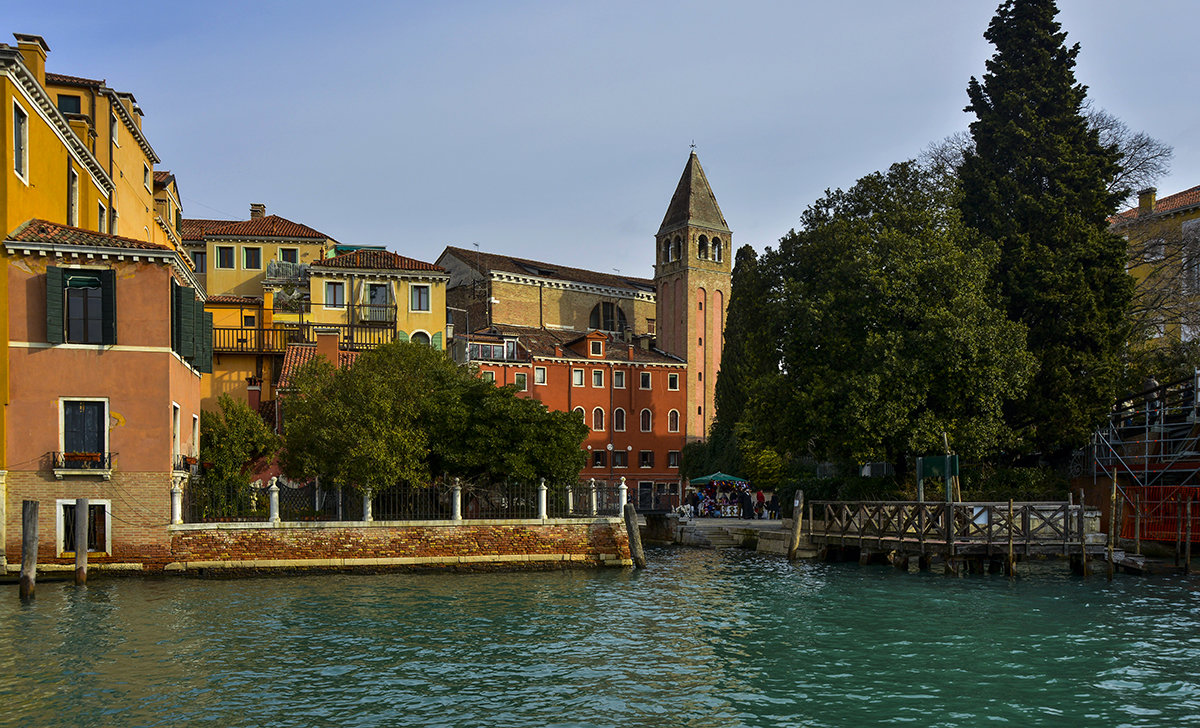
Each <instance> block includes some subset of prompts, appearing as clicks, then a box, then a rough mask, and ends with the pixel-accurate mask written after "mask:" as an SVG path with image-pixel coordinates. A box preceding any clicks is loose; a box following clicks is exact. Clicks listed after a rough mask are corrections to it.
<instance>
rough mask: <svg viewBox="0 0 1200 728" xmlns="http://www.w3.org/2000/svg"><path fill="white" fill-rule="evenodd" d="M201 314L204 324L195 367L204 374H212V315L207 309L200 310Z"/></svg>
mask: <svg viewBox="0 0 1200 728" xmlns="http://www.w3.org/2000/svg"><path fill="white" fill-rule="evenodd" d="M201 315H202V316H203V317H204V325H203V327H202V328H201V338H200V342H201V344H200V356H199V357H197V365H198V366H197V367H196V368H197V369H199V370H200V371H202V372H204V373H206V374H212V370H213V369H212V335H213V317H212V314H211V313H208V312H207V311H202V312H201Z"/></svg>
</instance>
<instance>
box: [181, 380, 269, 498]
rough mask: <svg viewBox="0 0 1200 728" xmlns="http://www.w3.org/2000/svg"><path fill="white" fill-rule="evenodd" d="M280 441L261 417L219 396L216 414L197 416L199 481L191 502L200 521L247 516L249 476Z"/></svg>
mask: <svg viewBox="0 0 1200 728" xmlns="http://www.w3.org/2000/svg"><path fill="white" fill-rule="evenodd" d="M279 445H280V442H279V438H278V437H276V436H275V433H273V432H271V430H270V428H268V427H267V425H266V423H265V422H263V419H262V417H260V416H259V415H258V413H257V412H254V411H253V410H251V409H250V407H249V406H248V405H247V404H246V403H245V402H243V401H241V400H235V399H233V398H232V397H230V396H229V395H228V394H222V395H221V396H220V398H219V399H218V400H217V410H216V411H212V410H203V411H202V412H201V413H200V460H201V463H202V466H201V467H202V477H201V479H200V480H199V482H197V483H194V484H193V485H192V486H191V488H192V492H191V499H192V501H193V502H194V503H195V504H196V505H197V506H198V507H199V509H200V511H201V514H200V515H201V516H202V517H217V516H240V515H246V514H247V512H248V511H249V509H250V496H249V489H250V475H251V473H252V472H253V468H254V465H255V464H256V463H264V462H265V461H268V460H270V459H271V458H272V457H274V456H275V453H277V452H278V451H279Z"/></svg>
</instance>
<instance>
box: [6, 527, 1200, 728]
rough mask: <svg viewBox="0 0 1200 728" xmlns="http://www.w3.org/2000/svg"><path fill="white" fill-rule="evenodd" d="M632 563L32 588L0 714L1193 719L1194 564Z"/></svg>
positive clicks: (58, 718)
mask: <svg viewBox="0 0 1200 728" xmlns="http://www.w3.org/2000/svg"><path fill="white" fill-rule="evenodd" d="M647 558H648V561H649V562H650V568H648V569H646V570H645V571H637V572H635V571H633V570H631V569H623V570H619V571H617V570H612V571H610V570H604V571H586V572H576V571H567V572H548V573H522V574H465V575H455V574H420V575H405V574H394V575H383V576H350V575H327V576H314V577H295V578H271V579H246V580H234V581H196V580H173V579H172V580H134V579H118V580H93V581H92V582H91V583H90V584H89V586H88V587H86V588H82V589H77V588H75V587H74V586H72V585H70V584H67V583H62V584H47V585H44V586H43V587H42V588H41V589H39V592H38V599H37V600H36V602H34V603H32V604H30V605H24V606H23V605H21V604H20V602H19V600H17V599H16V595H15V594H12V595H10V596H11V598H8V599H4V600H0V639H3V640H4V643H5V644H6V645H8V646H9V649H6V650H3V651H0V671H2V673H3V674H4V675H6V676H7V680H6V681H5V682H4V686H3V688H0V695H3V697H2V698H0V699H2V700H3V704H4V707H5V709H4V711H3V718H2V719H0V724H11V725H30V726H33V725H37V726H155V725H214V726H235V725H254V726H314V725H352V726H376V725H378V726H385V725H386V726H395V725H413V726H418V725H419V726H480V725H497V726H568V725H570V726H612V725H622V726H642V725H653V726H713V727H714V728H715V727H717V726H721V727H724V726H868V725H883V724H888V725H893V724H900V725H903V724H910V725H917V726H976V725H981V724H984V723H988V724H997V725H1013V726H1038V725H1045V726H1058V725H1072V724H1083V723H1087V724H1089V725H1096V726H1108V725H1124V726H1165V725H1171V726H1180V725H1200V675H1198V674H1197V670H1196V666H1197V665H1200V640H1197V638H1196V635H1197V634H1200V590H1198V587H1200V582H1198V581H1196V580H1195V579H1192V580H1187V579H1183V578H1158V579H1132V578H1123V579H1122V578H1118V579H1116V580H1115V581H1113V582H1112V583H1107V582H1105V581H1104V580H1100V579H1091V580H1087V581H1084V580H1081V579H1078V578H1074V577H1071V576H1069V575H1068V574H1065V573H1064V571H1065V570H1064V569H1062V568H1061V564H1053V565H1048V566H1047V567H1046V568H1045V569H1044V570H1039V569H1038V567H1037V566H1036V565H1035V566H1032V567H1031V570H1030V572H1031V573H1028V574H1025V575H1023V576H1022V578H1020V579H1017V580H1008V579H1005V578H1003V577H998V576H996V577H970V578H959V579H956V578H945V577H942V576H940V575H933V574H899V573H897V572H896V571H895V570H894V569H888V568H881V567H859V566H857V565H845V564H843V565H820V564H816V565H814V564H789V563H787V562H786V561H784V560H782V559H777V558H770V557H763V556H758V555H755V554H746V553H741V552H714V551H705V550H691V549H648V550H647Z"/></svg>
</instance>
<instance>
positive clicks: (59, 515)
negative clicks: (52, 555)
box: [54, 496, 112, 558]
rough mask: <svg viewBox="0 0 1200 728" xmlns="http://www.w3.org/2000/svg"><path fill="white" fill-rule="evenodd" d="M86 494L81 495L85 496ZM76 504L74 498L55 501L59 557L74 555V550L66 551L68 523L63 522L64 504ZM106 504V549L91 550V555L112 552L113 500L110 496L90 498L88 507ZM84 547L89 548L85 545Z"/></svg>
mask: <svg viewBox="0 0 1200 728" xmlns="http://www.w3.org/2000/svg"><path fill="white" fill-rule="evenodd" d="M83 497H86V496H80V498H83ZM66 505H69V506H71V507H74V506H75V499H74V498H58V499H56V500H55V502H54V550H55V552H56V553H57V554H58V557H59V558H64V557H68V556H72V555H74V553H75V552H74V551H66V550H65V547H66V545H67V543H66V535H67V533H66V524H64V523H63V506H66ZM91 506H104V549H103V550H102V551H89V552H88V553H89V555H105V556H107V555H110V554H112V501H111V500H109V499H108V498H88V507H89V508H90V507H91ZM84 548H87V546H86V545H85V546H84Z"/></svg>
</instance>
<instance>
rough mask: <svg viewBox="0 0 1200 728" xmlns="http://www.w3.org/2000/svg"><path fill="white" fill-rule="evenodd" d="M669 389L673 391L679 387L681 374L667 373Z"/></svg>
mask: <svg viewBox="0 0 1200 728" xmlns="http://www.w3.org/2000/svg"><path fill="white" fill-rule="evenodd" d="M667 389H669V390H671V391H672V392H674V391H676V390H678V389H679V375H678V374H668V375H667Z"/></svg>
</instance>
